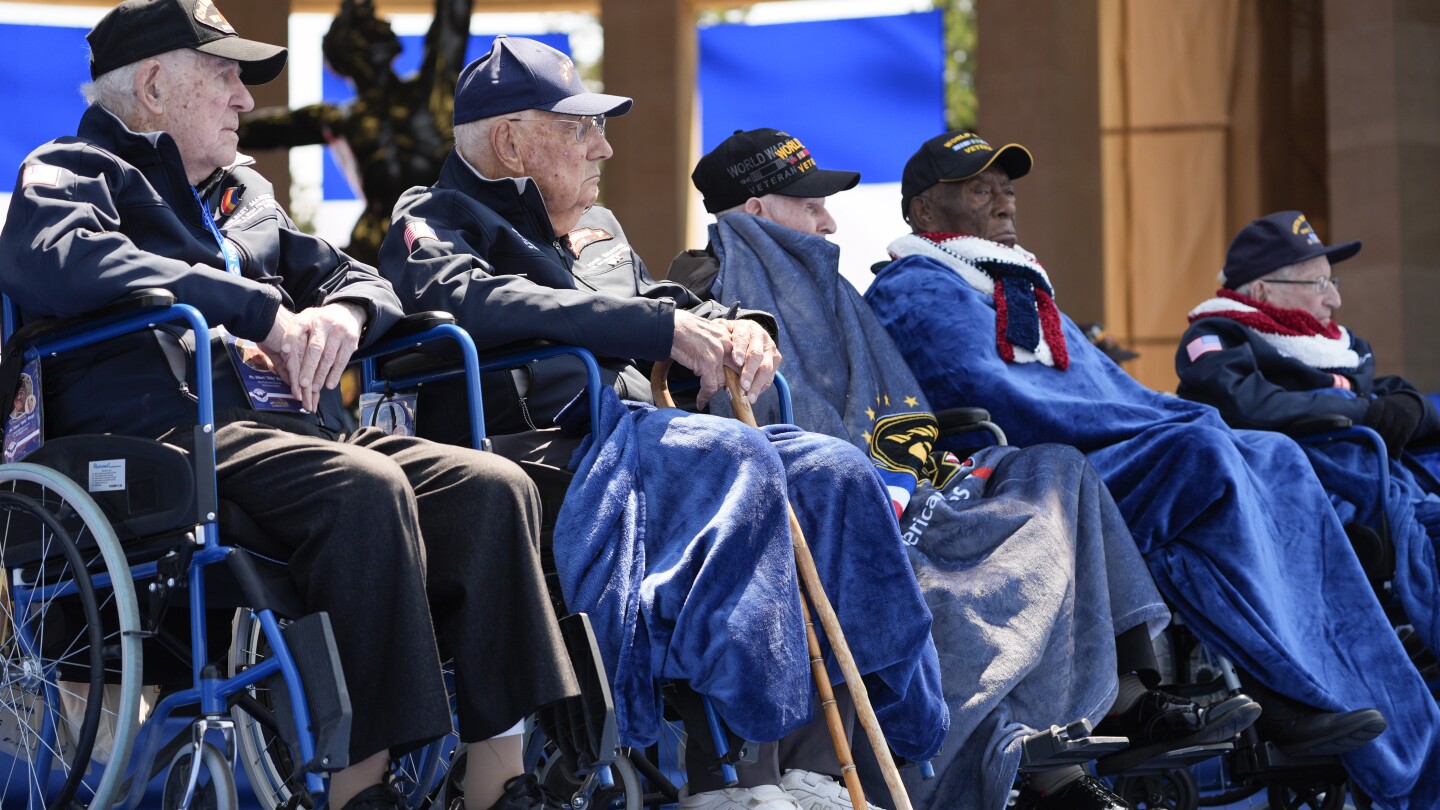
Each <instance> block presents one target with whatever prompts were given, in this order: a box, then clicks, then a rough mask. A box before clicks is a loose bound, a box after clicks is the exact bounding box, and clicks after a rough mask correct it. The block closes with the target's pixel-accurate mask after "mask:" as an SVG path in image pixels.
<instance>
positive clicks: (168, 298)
mask: <svg viewBox="0 0 1440 810" xmlns="http://www.w3.org/2000/svg"><path fill="white" fill-rule="evenodd" d="M175 303H176V301H175V294H174V293H172V292H170V291H169V290H166V289H161V288H158V287H156V288H147V289H144V290H132V291H131V292H129V293H126V294H125V295H124V296H121V297H120V298H117V299H115V300H114V301H111V302H110V303H109V304H106V305H105V306H104V307H103V308H101V309H97V310H95V311H93V312H86V313H84V314H83V315H73V316H71V317H68V318H41V319H40V320H37V321H32V322H30V323H28V324H26V325H25V326H23V327H21V328H20V329H18V330H16V332H15V334H14V335H11V337H10V340H11V341H18V343H19V345H25V344H29V343H34V342H36V341H38V340H40V339H41V338H49V337H55V336H57V335H68V334H70V333H72V332H74V333H80V332H84V331H86V330H87V329H90V328H92V327H94V326H96V325H99V324H102V323H106V322H108V321H110V320H113V319H115V318H119V317H121V316H124V315H130V314H133V313H136V312H142V311H144V310H147V309H166V308H169V307H172V306H174V305H175Z"/></svg>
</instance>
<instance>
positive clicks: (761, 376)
mask: <svg viewBox="0 0 1440 810" xmlns="http://www.w3.org/2000/svg"><path fill="white" fill-rule="evenodd" d="M721 323H723V324H725V325H726V326H727V327H729V329H730V363H729V365H730V367H731V368H733V369H735V370H737V371H739V372H740V390H742V391H744V392H745V398H746V399H748V400H750V404H751V405H754V404H755V400H757V399H759V398H760V395H761V394H763V393H765V389H767V388H769V387H770V383H772V382H774V380H775V370H776V369H777V368H779V367H780V360H781V357H780V349H779V347H777V346H776V345H775V341H774V340H772V339H771V337H770V333H769V332H766V331H765V328H764V327H762V326H761V325H760V324H758V323H756V322H754V321H721Z"/></svg>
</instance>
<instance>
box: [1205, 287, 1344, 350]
mask: <svg viewBox="0 0 1440 810" xmlns="http://www.w3.org/2000/svg"><path fill="white" fill-rule="evenodd" d="M1215 296H1216V297H1214V298H1211V299H1209V300H1208V301H1205V302H1204V303H1202V304H1201V305H1200V306H1198V307H1195V308H1194V309H1192V310H1190V315H1189V318H1190V322H1191V323H1194V322H1196V321H1198V320H1200V319H1201V318H1226V319H1229V320H1232V321H1235V322H1236V323H1238V324H1240V325H1241V326H1245V327H1248V328H1249V329H1250V330H1251V331H1253V332H1255V333H1256V334H1257V335H1259V336H1260V338H1261V339H1262V340H1264V341H1265V342H1266V343H1269V344H1270V345H1271V346H1273V347H1274V348H1275V350H1276V351H1278V352H1280V353H1281V354H1283V355H1285V356H1286V357H1291V358H1294V359H1296V360H1298V361H1300V362H1302V363H1304V364H1305V365H1307V366H1310V367H1312V368H1318V369H1354V368H1358V367H1359V366H1360V355H1359V354H1356V352H1355V350H1354V349H1352V348H1350V346H1351V343H1352V341H1351V340H1350V333H1349V332H1348V331H1346V329H1345V327H1343V326H1341V325H1339V324H1337V323H1335V322H1334V321H1331V322H1330V323H1328V324H1324V325H1322V324H1321V323H1320V321H1318V320H1316V318H1315V316H1313V315H1311V314H1310V313H1308V312H1305V311H1304V310H1299V309H1288V308H1285V307H1277V306H1273V305H1271V304H1267V303H1265V302H1264V301H1257V300H1255V299H1254V298H1251V297H1249V296H1247V295H1241V294H1240V293H1238V292H1235V291H1234V290H1220V291H1219V292H1217V293H1215Z"/></svg>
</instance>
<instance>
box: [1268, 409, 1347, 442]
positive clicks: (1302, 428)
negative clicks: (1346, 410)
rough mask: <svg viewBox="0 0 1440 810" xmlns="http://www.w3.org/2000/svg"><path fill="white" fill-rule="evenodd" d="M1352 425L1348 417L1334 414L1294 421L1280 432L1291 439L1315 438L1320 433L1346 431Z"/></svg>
mask: <svg viewBox="0 0 1440 810" xmlns="http://www.w3.org/2000/svg"><path fill="white" fill-rule="evenodd" d="M1354 425H1355V423H1354V422H1352V421H1351V420H1350V417H1348V416H1341V415H1340V414H1338V413H1334V414H1325V415H1322V416H1307V417H1305V418H1303V419H1296V420H1295V421H1294V422H1291V423H1290V424H1288V425H1284V426H1283V427H1281V428H1280V432H1281V433H1284V434H1285V435H1287V436H1290V437H1291V438H1295V439H1303V438H1305V437H1306V436H1317V435H1320V434H1322V433H1331V432H1334V431H1337V430H1346V429H1347V428H1351V427H1354Z"/></svg>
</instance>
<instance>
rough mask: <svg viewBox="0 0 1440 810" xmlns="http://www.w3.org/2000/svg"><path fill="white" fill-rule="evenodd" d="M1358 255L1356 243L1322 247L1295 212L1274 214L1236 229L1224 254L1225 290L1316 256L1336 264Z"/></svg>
mask: <svg viewBox="0 0 1440 810" xmlns="http://www.w3.org/2000/svg"><path fill="white" fill-rule="evenodd" d="M1359 252H1360V243H1359V242H1358V241H1356V242H1345V243H1343V244H1339V245H1335V246H1333V247H1325V244H1324V243H1323V242H1321V241H1320V236H1319V234H1317V233H1315V229H1314V228H1312V227H1310V220H1308V219H1306V218H1305V215H1304V214H1302V213H1300V212H1299V211H1278V212H1276V213H1274V214H1269V215H1267V216H1263V217H1260V218H1259V219H1257V220H1255V221H1254V222H1251V223H1250V224H1249V225H1246V226H1245V227H1244V228H1241V229H1240V233H1238V234H1236V235H1235V241H1233V242H1231V243H1230V249H1229V250H1228V251H1226V252H1225V270H1224V273H1225V288H1226V289H1228V290H1233V289H1235V288H1237V287H1239V286H1241V285H1242V284H1248V283H1249V282H1251V281H1254V280H1255V279H1257V278H1260V277H1261V276H1264V275H1268V274H1270V273H1273V272H1275V271H1276V270H1279V269H1280V268H1282V267H1287V266H1289V265H1292V264H1296V263H1298V262H1303V261H1305V260H1306V259H1313V258H1315V257H1316V256H1325V257H1327V258H1328V259H1329V260H1330V263H1331V264H1338V263H1340V262H1343V261H1345V260H1346V259H1348V258H1350V257H1351V256H1354V255H1355V254H1356V253H1359Z"/></svg>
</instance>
